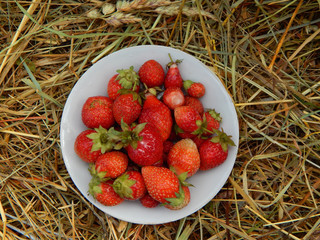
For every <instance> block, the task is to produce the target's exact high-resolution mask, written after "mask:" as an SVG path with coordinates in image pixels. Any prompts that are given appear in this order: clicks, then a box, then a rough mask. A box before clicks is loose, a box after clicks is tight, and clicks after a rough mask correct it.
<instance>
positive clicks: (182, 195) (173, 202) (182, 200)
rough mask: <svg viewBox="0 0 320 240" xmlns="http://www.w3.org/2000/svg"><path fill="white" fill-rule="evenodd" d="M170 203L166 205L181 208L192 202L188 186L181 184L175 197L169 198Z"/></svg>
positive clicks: (174, 208) (170, 207)
mask: <svg viewBox="0 0 320 240" xmlns="http://www.w3.org/2000/svg"><path fill="white" fill-rule="evenodd" d="M169 202H170V204H164V206H165V207H166V208H168V209H170V210H179V209H181V208H184V207H185V206H187V205H188V204H189V202H190V190H189V187H188V186H181V189H180V190H179V193H178V194H176V197H175V198H172V199H169Z"/></svg>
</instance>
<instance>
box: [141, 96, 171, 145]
mask: <svg viewBox="0 0 320 240" xmlns="http://www.w3.org/2000/svg"><path fill="white" fill-rule="evenodd" d="M154 98H156V97H155V96H151V95H150V96H148V97H147V99H146V101H145V103H144V105H143V108H142V111H141V114H140V116H139V123H145V122H146V123H151V124H152V125H154V126H155V127H156V128H157V129H158V130H159V132H160V134H161V136H162V139H163V141H165V140H167V139H168V138H169V136H170V133H171V129H172V124H173V119H172V115H171V111H170V109H169V108H168V107H167V106H166V105H164V104H163V103H162V102H161V101H160V100H158V99H157V98H156V99H154ZM151 102H152V103H151Z"/></svg>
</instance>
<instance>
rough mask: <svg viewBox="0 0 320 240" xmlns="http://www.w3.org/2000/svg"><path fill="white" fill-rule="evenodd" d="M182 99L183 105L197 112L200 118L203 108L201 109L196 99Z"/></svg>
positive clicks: (187, 97)
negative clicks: (183, 100)
mask: <svg viewBox="0 0 320 240" xmlns="http://www.w3.org/2000/svg"><path fill="white" fill-rule="evenodd" d="M184 99H185V102H184V105H186V106H190V107H193V108H194V109H196V110H197V112H198V113H199V114H200V116H202V114H203V113H204V108H203V105H202V102H201V101H200V100H199V99H198V98H195V97H190V96H185V97H184Z"/></svg>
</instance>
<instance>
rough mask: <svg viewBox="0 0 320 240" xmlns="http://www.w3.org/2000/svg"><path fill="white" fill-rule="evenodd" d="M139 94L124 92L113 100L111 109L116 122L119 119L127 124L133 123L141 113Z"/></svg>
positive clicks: (119, 121) (119, 122) (118, 121)
mask: <svg viewBox="0 0 320 240" xmlns="http://www.w3.org/2000/svg"><path fill="white" fill-rule="evenodd" d="M139 99H140V96H139V95H138V94H137V93H135V92H129V93H125V94H123V95H120V96H118V97H117V98H116V100H114V103H113V107H112V111H113V116H114V118H115V120H116V122H117V123H118V124H121V120H122V119H123V121H124V122H125V123H127V124H129V125H130V124H131V123H133V122H134V121H135V120H137V119H138V117H139V115H140V113H141V109H142V107H141V104H140V100H139Z"/></svg>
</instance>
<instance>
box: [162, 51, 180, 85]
mask: <svg viewBox="0 0 320 240" xmlns="http://www.w3.org/2000/svg"><path fill="white" fill-rule="evenodd" d="M169 57H170V60H171V61H170V62H169V63H168V64H167V67H168V68H169V69H168V72H167V74H166V77H165V79H164V87H165V88H169V87H177V88H181V87H182V86H183V80H182V77H181V74H180V70H179V68H178V64H179V63H180V62H181V61H180V60H177V61H175V62H174V61H173V60H172V59H171V56H170V54H169Z"/></svg>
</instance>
